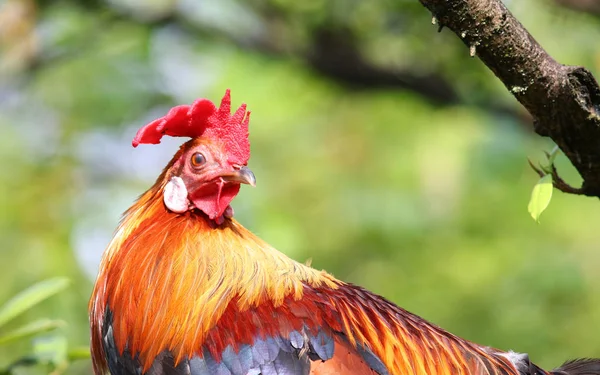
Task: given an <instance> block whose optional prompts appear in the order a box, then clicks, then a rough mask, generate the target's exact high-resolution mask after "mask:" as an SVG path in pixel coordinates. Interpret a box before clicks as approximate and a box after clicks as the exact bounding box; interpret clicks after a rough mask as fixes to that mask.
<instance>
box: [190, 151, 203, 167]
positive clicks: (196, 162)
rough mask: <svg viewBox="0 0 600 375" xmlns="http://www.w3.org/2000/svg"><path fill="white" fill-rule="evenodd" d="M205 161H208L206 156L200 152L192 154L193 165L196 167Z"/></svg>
mask: <svg viewBox="0 0 600 375" xmlns="http://www.w3.org/2000/svg"><path fill="white" fill-rule="evenodd" d="M204 163H206V158H205V157H204V155H202V154H201V153H199V152H196V153H194V155H192V165H193V166H194V167H201V166H202V165H203V164H204Z"/></svg>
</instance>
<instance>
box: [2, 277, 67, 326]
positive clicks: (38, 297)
mask: <svg viewBox="0 0 600 375" xmlns="http://www.w3.org/2000/svg"><path fill="white" fill-rule="evenodd" d="M68 285H69V280H68V279H66V278H62V277H58V278H53V279H48V280H45V281H41V282H39V283H37V284H35V285H33V286H31V287H29V288H27V289H25V290H24V291H22V292H21V293H19V294H17V295H16V296H14V297H13V298H11V299H10V300H9V301H8V302H6V303H5V304H4V305H3V306H2V307H0V327H2V326H3V325H4V324H6V323H7V322H9V321H10V320H12V319H14V318H15V317H17V316H19V315H20V314H22V313H23V312H25V311H27V310H28V309H30V308H31V307H33V306H34V305H36V304H38V303H40V302H42V301H43V300H45V299H47V298H48V297H51V296H53V295H55V294H56V293H58V292H60V291H61V290H63V289H65V288H66V287H67V286H68Z"/></svg>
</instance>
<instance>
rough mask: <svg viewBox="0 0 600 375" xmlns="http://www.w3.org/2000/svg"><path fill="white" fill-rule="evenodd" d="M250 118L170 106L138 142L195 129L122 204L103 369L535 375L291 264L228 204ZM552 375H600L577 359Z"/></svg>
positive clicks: (98, 293)
mask: <svg viewBox="0 0 600 375" xmlns="http://www.w3.org/2000/svg"><path fill="white" fill-rule="evenodd" d="M248 122H249V113H247V112H246V109H245V106H242V107H240V108H239V109H238V110H237V111H236V112H235V113H234V114H233V115H231V114H230V98H229V91H227V93H226V94H225V97H224V98H223V100H222V102H221V106H220V108H216V107H215V105H214V104H213V103H212V102H210V101H208V100H206V99H202V100H198V101H196V102H195V103H194V104H193V105H191V106H179V107H175V108H173V109H172V110H171V111H170V112H169V113H168V114H167V115H166V116H165V117H163V118H160V119H158V120H156V121H154V122H152V123H150V124H148V125H146V126H145V127H143V128H142V129H140V131H139V132H138V134H137V135H136V137H135V139H134V141H133V145H134V146H137V145H138V144H140V143H159V142H160V139H161V137H162V136H163V135H165V134H166V135H171V136H188V137H191V138H192V139H191V140H190V141H188V142H187V143H185V144H184V145H182V146H181V148H180V150H179V151H178V152H177V153H176V155H175V156H174V158H173V160H172V161H171V162H170V163H169V165H167V167H166V168H165V170H164V171H163V173H162V174H161V175H160V177H159V178H158V179H157V181H156V183H155V184H154V186H153V187H152V188H150V189H149V190H148V191H147V192H146V193H144V194H143V195H142V196H141V197H140V199H139V200H138V201H137V202H136V203H135V204H134V205H133V206H132V207H131V208H130V209H129V210H128V211H127V212H126V213H125V216H124V218H123V220H122V222H121V223H120V225H119V227H118V229H117V231H116V233H115V236H114V238H113V240H112V241H111V243H110V244H109V246H108V248H107V250H106V252H105V254H104V257H103V260H102V263H101V266H100V273H99V275H98V279H97V282H96V285H95V288H94V292H93V295H92V298H91V301H90V322H91V335H92V341H91V344H92V355H93V363H94V370H95V373H96V374H98V375H99V374H105V373H107V372H110V373H111V374H112V375H130V374H148V375H163V374H164V375H167V374H168V375H209V374H215V375H258V374H262V375H307V374H317V375H333V374H340V375H351V374H352V375H377V374H378V375H388V374H389V375H410V374H422V375H425V374H428V375H436V374H463V375H466V374H486V375H519V374H520V375H537V374H539V375H541V374H547V372H545V371H543V370H541V369H539V368H538V367H537V366H535V365H534V364H532V363H531V362H530V361H529V358H528V357H527V355H525V354H517V353H513V352H503V351H499V350H496V349H493V348H489V347H485V346H480V345H477V344H474V343H471V342H468V341H466V340H463V339H460V338H458V337H456V336H454V335H452V334H450V333H448V332H446V331H444V330H442V329H440V328H438V327H436V326H434V325H432V324H431V323H428V322H426V321H425V320H423V319H421V318H419V317H418V316H415V315H413V314H411V313H409V312H407V311H405V310H403V309H401V308H399V307H397V306H395V305H394V304H392V303H391V302H389V301H387V300H385V299H384V298H382V297H379V296H377V295H375V294H373V293H371V292H369V291H367V290H365V289H362V288H360V287H358V286H354V285H351V284H348V283H344V282H342V281H340V280H337V279H335V278H334V277H333V276H331V275H330V274H328V273H326V272H324V271H317V270H315V269H312V268H310V267H308V266H306V265H303V264H300V263H297V262H295V261H293V260H291V259H289V258H288V257H286V256H285V255H283V254H282V253H280V252H279V251H277V250H276V249H274V248H273V247H271V246H269V245H268V244H267V243H265V242H264V241H262V240H261V239H260V238H258V237H256V236H255V235H253V234H252V233H251V232H249V231H248V230H247V229H245V228H244V227H243V226H241V225H240V224H239V223H238V222H236V221H235V220H234V219H233V218H232V216H233V210H232V209H231V207H230V206H229V204H230V202H231V200H232V199H233V198H234V197H235V196H236V194H237V193H238V191H239V188H240V184H242V183H246V184H250V185H254V183H255V180H254V175H253V174H252V172H250V170H249V169H248V168H247V167H246V164H247V162H248V158H249V156H250V149H249V143H248ZM556 373H557V374H569V375H583V374H588V375H594V374H600V362H598V361H597V360H580V361H575V362H570V363H567V364H565V365H563V366H562V367H561V368H559V369H558V370H556Z"/></svg>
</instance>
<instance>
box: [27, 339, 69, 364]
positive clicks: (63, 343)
mask: <svg viewBox="0 0 600 375" xmlns="http://www.w3.org/2000/svg"><path fill="white" fill-rule="evenodd" d="M33 354H34V355H35V357H36V358H38V360H39V361H40V362H41V363H51V364H53V365H54V366H59V365H61V364H63V363H65V362H66V361H67V338H66V337H64V336H63V335H52V336H44V337H38V338H36V339H35V340H34V342H33Z"/></svg>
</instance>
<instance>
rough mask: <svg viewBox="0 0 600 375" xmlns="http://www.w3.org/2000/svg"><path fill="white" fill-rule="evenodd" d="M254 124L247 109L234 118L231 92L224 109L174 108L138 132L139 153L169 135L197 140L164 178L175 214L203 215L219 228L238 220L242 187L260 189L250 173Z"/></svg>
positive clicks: (203, 103)
mask: <svg viewBox="0 0 600 375" xmlns="http://www.w3.org/2000/svg"><path fill="white" fill-rule="evenodd" d="M249 120H250V112H247V111H246V105H245V104H242V105H241V106H240V107H239V108H238V109H237V111H235V113H234V114H233V115H232V114H231V99H230V94H229V90H227V91H226V92H225V96H224V97H223V100H222V101H221V106H220V107H219V108H217V107H216V106H215V105H214V104H213V102H211V101H210V100H208V99H199V100H196V101H195V102H194V103H193V104H192V105H181V106H177V107H174V108H173V109H171V110H170V111H169V113H168V114H167V115H166V116H164V117H161V118H159V119H157V120H154V121H152V122H151V123H149V124H148V125H146V126H144V127H143V128H141V129H140V130H139V131H138V132H137V134H136V136H135V138H134V139H133V147H136V146H137V145H139V144H140V143H150V144H157V143H160V140H161V138H162V137H163V135H170V136H172V137H191V138H192V139H191V140H190V141H188V142H186V143H185V144H183V145H182V146H181V148H180V150H179V152H177V154H176V155H175V156H174V158H173V160H172V161H171V163H169V166H168V167H167V170H166V171H165V173H163V176H162V177H163V179H164V181H163V182H164V183H163V184H162V186H163V189H162V193H163V199H164V202H165V205H166V207H167V208H168V209H169V210H170V211H172V212H174V213H183V212H186V211H189V210H194V209H198V210H200V211H202V212H204V213H205V214H206V215H207V216H208V217H209V218H210V219H213V220H216V221H217V222H219V221H222V220H223V217H224V216H225V217H227V216H231V215H232V214H233V211H232V210H231V208H230V206H229V203H230V202H231V200H232V199H233V198H234V197H235V196H236V195H237V193H238V192H239V190H240V184H249V185H252V186H254V185H255V183H256V180H255V178H254V174H253V173H252V171H250V169H248V167H246V164H247V163H248V159H249V158H250V143H249V142H248V122H249Z"/></svg>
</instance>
